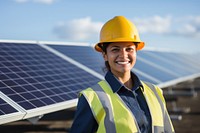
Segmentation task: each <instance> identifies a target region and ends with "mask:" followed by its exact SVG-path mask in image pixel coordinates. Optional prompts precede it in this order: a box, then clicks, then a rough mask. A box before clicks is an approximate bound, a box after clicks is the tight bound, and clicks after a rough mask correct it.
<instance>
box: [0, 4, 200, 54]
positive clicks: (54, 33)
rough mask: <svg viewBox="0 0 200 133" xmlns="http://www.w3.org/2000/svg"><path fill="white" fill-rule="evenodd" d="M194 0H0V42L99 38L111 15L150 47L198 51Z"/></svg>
mask: <svg viewBox="0 0 200 133" xmlns="http://www.w3.org/2000/svg"><path fill="white" fill-rule="evenodd" d="M199 5H200V1H199V0H165V1H164V0H163V1H161V0H153V1H150V0H82V1H81V0H0V40H34V41H35V40H36V41H58V42H84V43H85V42H86V43H89V44H91V45H94V44H95V43H98V42H99V33H100V29H101V27H102V26H103V24H104V23H106V22H107V21H108V20H110V19H112V18H113V17H115V16H119V15H122V16H125V17H126V18H127V19H129V20H130V21H132V22H133V23H134V24H135V25H136V27H137V29H138V31H139V34H140V39H141V40H142V41H144V42H145V49H148V48H154V49H161V50H171V51H178V52H186V53H192V54H199V53H200V8H199Z"/></svg>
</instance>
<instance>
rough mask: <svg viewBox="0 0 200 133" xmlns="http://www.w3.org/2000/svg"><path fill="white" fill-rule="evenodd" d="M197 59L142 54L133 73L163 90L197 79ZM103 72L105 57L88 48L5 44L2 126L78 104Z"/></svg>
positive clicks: (1, 53) (0, 78)
mask: <svg viewBox="0 0 200 133" xmlns="http://www.w3.org/2000/svg"><path fill="white" fill-rule="evenodd" d="M194 58H195V59H194ZM197 60H199V59H198V58H196V57H195V56H194V55H188V54H182V53H173V52H160V51H150V50H149V51H148V50H143V51H138V58H137V63H136V65H135V67H134V68H133V71H134V72H135V73H136V74H137V75H138V76H139V77H140V79H141V80H145V81H149V82H152V83H154V84H156V85H159V86H160V87H163V86H168V85H171V84H175V83H176V82H180V81H182V80H187V79H189V78H190V79H191V78H196V77H198V76H199V75H200V63H199V62H200V61H197ZM103 68H104V61H103V58H102V55H101V54H100V53H97V52H95V51H94V50H93V48H92V47H91V46H90V45H88V44H79V43H58V42H57V43H56V42H34V41H4V40H1V41H0V124H3V123H7V122H12V121H16V120H22V119H29V118H33V117H37V116H41V115H43V114H47V113H51V112H55V111H59V110H62V109H67V108H70V107H73V106H75V105H76V103H77V96H78V92H80V91H81V90H83V89H85V88H87V87H90V86H92V85H94V84H95V83H97V82H98V81H99V80H101V79H103V77H104V74H105V72H104V71H103Z"/></svg>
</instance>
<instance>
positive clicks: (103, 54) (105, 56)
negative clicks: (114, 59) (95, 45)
mask: <svg viewBox="0 0 200 133" xmlns="http://www.w3.org/2000/svg"><path fill="white" fill-rule="evenodd" d="M102 56H103V58H104V60H105V61H108V56H107V54H106V53H105V52H102Z"/></svg>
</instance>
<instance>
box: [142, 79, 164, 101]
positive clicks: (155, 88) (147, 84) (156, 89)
mask: <svg viewBox="0 0 200 133" xmlns="http://www.w3.org/2000/svg"><path fill="white" fill-rule="evenodd" d="M141 82H142V84H143V87H144V88H145V87H148V88H150V89H151V90H152V91H153V92H154V93H157V94H158V96H159V97H160V98H161V100H162V101H163V102H164V101H165V100H164V96H163V90H162V89H161V88H160V87H158V86H157V85H155V84H152V83H150V82H146V81H141Z"/></svg>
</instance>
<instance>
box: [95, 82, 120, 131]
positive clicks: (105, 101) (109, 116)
mask: <svg viewBox="0 0 200 133" xmlns="http://www.w3.org/2000/svg"><path fill="white" fill-rule="evenodd" d="M92 89H93V90H94V91H95V92H96V94H97V96H98V97H99V100H100V101H101V103H102V105H103V108H104V110H105V112H106V116H105V121H104V125H105V129H106V133H111V132H112V133H116V128H115V124H114V123H115V122H114V116H113V112H112V106H111V104H110V100H109V98H108V96H107V95H106V93H105V92H104V90H103V89H102V88H101V86H100V85H99V84H96V85H95V86H93V87H92Z"/></svg>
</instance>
